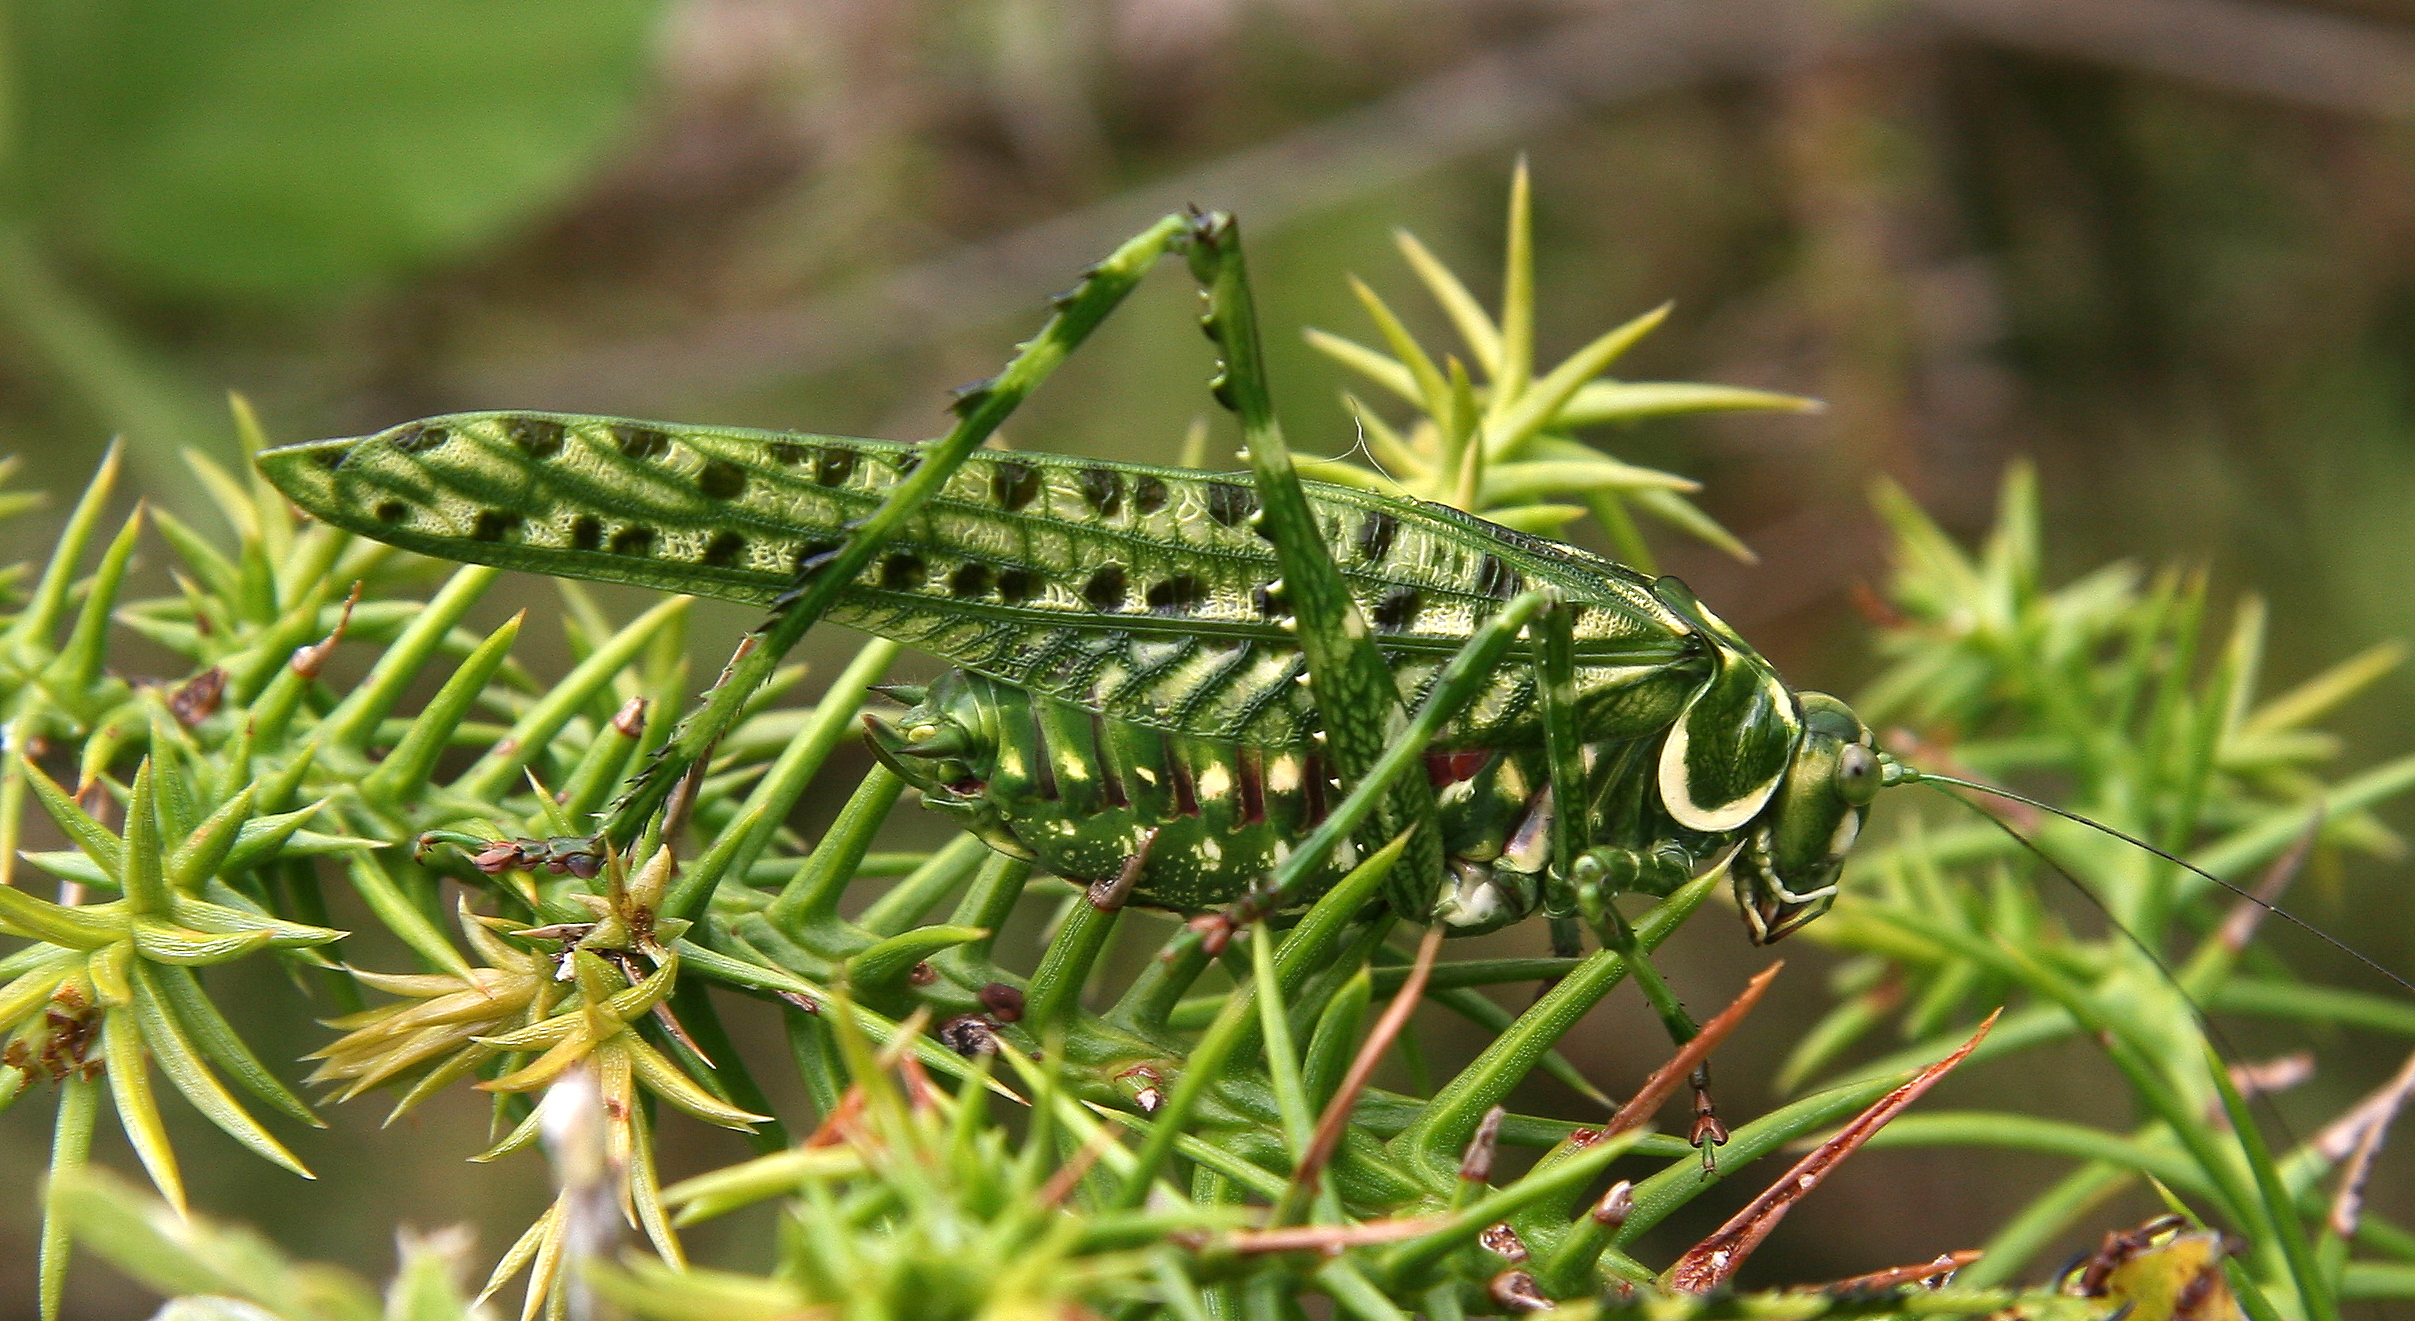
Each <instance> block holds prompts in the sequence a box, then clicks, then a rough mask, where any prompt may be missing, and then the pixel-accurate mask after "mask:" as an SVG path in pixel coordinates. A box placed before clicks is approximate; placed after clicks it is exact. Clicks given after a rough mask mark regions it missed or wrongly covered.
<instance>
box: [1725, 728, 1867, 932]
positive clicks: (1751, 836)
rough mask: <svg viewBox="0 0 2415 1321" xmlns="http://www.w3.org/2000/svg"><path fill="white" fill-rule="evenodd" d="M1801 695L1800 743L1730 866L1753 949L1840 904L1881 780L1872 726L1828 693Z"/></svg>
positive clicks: (1738, 901) (1737, 899) (1737, 898)
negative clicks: (1841, 886)
mask: <svg viewBox="0 0 2415 1321" xmlns="http://www.w3.org/2000/svg"><path fill="white" fill-rule="evenodd" d="M1796 696H1797V698H1798V700H1799V701H1800V702H1801V703H1802V710H1803V737H1802V741H1801V742H1800V743H1798V744H1797V745H1796V747H1795V753H1794V760H1793V762H1792V763H1791V764H1790V765H1789V766H1788V767H1787V770H1786V778H1785V779H1784V780H1783V781H1782V782H1780V784H1779V785H1778V790H1777V792H1776V793H1774V794H1772V795H1771V796H1770V801H1769V806H1767V807H1766V808H1764V809H1762V812H1761V815H1760V817H1759V819H1758V820H1756V821H1755V822H1754V823H1753V825H1752V826H1751V827H1750V828H1749V829H1748V832H1747V834H1746V835H1745V839H1744V843H1743V846H1742V847H1741V848H1739V849H1738V850H1737V851H1736V856H1735V858H1734V859H1733V860H1732V861H1731V862H1730V863H1729V869H1730V871H1731V873H1732V874H1733V876H1734V877H1735V883H1736V901H1737V904H1738V905H1739V906H1740V907H1742V908H1743V910H1744V925H1745V929H1746V930H1747V931H1749V932H1750V933H1751V935H1752V939H1753V943H1754V944H1756V945H1766V944H1768V943H1769V942H1771V941H1773V940H1776V939H1778V938H1779V937H1781V936H1785V935H1788V934H1790V933H1792V932H1793V931H1794V930H1795V929H1796V928H1798V927H1800V926H1802V925H1803V924H1804V923H1806V922H1809V921H1811V920H1812V919H1813V918H1815V917H1818V916H1819V915H1820V914H1822V913H1825V912H1827V911H1828V907H1829V905H1830V904H1833V903H1835V902H1836V883H1837V875H1838V873H1839V872H1841V871H1842V870H1843V869H1844V865H1845V854H1846V853H1847V852H1849V851H1851V849H1852V848H1853V841H1854V839H1855V838H1856V837H1858V836H1859V835H1860V834H1861V829H1862V822H1863V820H1864V819H1865V818H1866V817H1868V816H1869V814H1870V800H1871V799H1872V798H1875V797H1877V796H1878V788H1879V783H1880V779H1881V770H1880V765H1879V754H1878V750H1877V749H1876V748H1875V747H1873V746H1872V745H1871V740H1870V730H1869V727H1868V726H1866V725H1864V724H1863V723H1862V722H1861V717H1859V716H1857V715H1855V714H1853V708H1851V707H1849V706H1847V705H1845V704H1844V703H1843V702H1840V701H1838V700H1837V699H1835V698H1833V697H1830V696H1829V695H1828V694H1826V693H1810V692H1806V693H1798V694H1797V695H1796Z"/></svg>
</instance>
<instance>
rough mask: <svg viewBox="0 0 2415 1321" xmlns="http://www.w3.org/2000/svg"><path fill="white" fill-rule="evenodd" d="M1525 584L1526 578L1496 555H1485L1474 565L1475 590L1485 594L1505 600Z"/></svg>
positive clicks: (1515, 593) (1514, 594)
mask: <svg viewBox="0 0 2415 1321" xmlns="http://www.w3.org/2000/svg"><path fill="white" fill-rule="evenodd" d="M1525 585H1526V580H1525V579H1523V578H1521V577H1519V576H1518V571H1517V570H1516V569H1513V568H1511V567H1509V566H1508V565H1506V564H1503V563H1502V562H1501V557H1500V556H1498V555H1487V556H1485V557H1484V562H1483V563H1481V564H1479V565H1477V566H1476V590H1477V591H1478V592H1479V593H1481V594H1483V595H1485V596H1492V597H1498V598H1500V599H1501V600H1504V601H1506V600H1508V599H1509V598H1511V597H1513V596H1516V595H1517V594H1518V590H1519V589H1520V588H1522V587H1524V586H1525Z"/></svg>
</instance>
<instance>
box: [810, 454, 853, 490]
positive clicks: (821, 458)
mask: <svg viewBox="0 0 2415 1321" xmlns="http://www.w3.org/2000/svg"><path fill="white" fill-rule="evenodd" d="M854 475H855V451H854V450H850V449H840V448H839V447H838V446H836V445H824V446H822V447H821V448H820V449H818V450H815V451H814V455H813V480H814V481H815V483H817V484H818V485H822V486H837V485H838V484H839V483H841V482H844V481H846V480H847V479H848V478H849V477H852V476H854Z"/></svg>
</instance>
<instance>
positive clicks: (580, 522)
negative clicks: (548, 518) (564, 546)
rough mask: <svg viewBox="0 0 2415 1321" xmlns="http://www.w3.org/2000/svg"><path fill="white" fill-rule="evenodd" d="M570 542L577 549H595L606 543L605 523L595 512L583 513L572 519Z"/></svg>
mask: <svg viewBox="0 0 2415 1321" xmlns="http://www.w3.org/2000/svg"><path fill="white" fill-rule="evenodd" d="M570 544H571V547H572V548H573V549H576V550H594V549H595V548H596V547H598V546H601V545H603V544H604V525H603V524H602V523H601V522H598V521H597V520H596V517H595V515H593V514H581V515H579V516H578V517H577V518H574V519H572V520H570Z"/></svg>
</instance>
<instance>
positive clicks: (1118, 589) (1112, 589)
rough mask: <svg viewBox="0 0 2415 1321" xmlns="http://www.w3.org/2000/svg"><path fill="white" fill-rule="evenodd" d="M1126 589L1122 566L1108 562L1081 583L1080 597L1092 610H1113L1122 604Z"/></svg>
mask: <svg viewBox="0 0 2415 1321" xmlns="http://www.w3.org/2000/svg"><path fill="white" fill-rule="evenodd" d="M1127 590H1129V588H1128V586H1127V584H1126V583H1125V581H1124V566H1122V565H1120V564H1110V565H1108V566H1106V567H1105V568H1102V569H1100V570H1099V571H1098V572H1096V573H1093V574H1091V575H1090V581H1089V582H1086V583H1084V584H1082V599H1083V600H1085V601H1088V602H1089V603H1090V608H1091V609H1093V610H1115V609H1120V608H1121V607H1122V606H1123V604H1124V593H1125V592H1126V591H1127Z"/></svg>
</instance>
